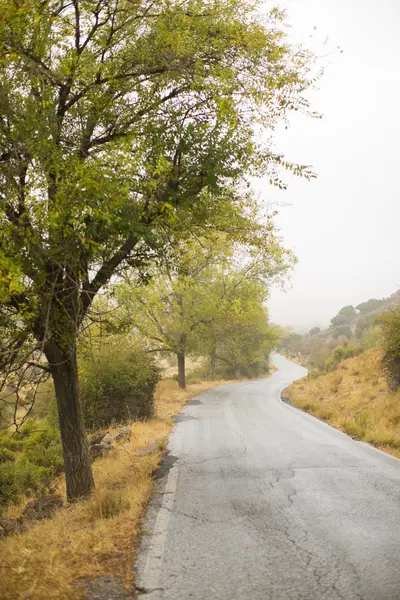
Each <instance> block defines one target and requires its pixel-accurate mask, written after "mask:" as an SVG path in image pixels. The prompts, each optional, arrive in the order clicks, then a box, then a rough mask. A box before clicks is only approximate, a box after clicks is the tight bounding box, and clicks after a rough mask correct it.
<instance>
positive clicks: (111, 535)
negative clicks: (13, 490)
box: [0, 380, 230, 600]
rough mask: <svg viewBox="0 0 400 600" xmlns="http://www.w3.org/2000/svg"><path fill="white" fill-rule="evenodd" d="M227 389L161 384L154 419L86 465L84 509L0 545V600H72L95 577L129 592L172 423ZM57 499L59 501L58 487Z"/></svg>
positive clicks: (74, 508) (79, 506)
mask: <svg viewBox="0 0 400 600" xmlns="http://www.w3.org/2000/svg"><path fill="white" fill-rule="evenodd" d="M227 383H230V382H227V381H223V382H222V381H219V382H217V381H215V382H200V383H194V384H189V385H188V387H187V390H185V391H182V390H180V389H179V388H178V385H177V383H176V382H175V381H171V380H164V381H162V382H161V383H160V384H159V386H158V388H157V391H156V399H155V400H156V402H155V403H156V415H155V418H154V419H152V420H150V421H146V422H137V423H133V424H132V425H131V427H132V437H131V440H130V441H129V442H124V443H121V444H119V445H118V446H116V447H115V448H114V449H113V450H112V452H111V453H110V454H109V456H107V457H106V458H102V459H99V460H97V461H95V462H94V463H93V470H94V476H95V481H96V491H95V492H94V493H93V495H92V496H91V497H90V498H89V499H88V500H87V501H83V502H79V503H76V504H73V505H66V506H65V508H62V509H61V510H59V511H58V512H57V513H56V514H55V515H54V516H53V517H52V518H51V519H49V520H47V521H40V522H36V523H35V524H33V525H32V526H31V527H30V528H29V529H28V530H27V531H26V532H24V533H22V534H19V535H15V536H12V537H8V538H5V539H3V540H0V598H1V599H2V600H28V599H29V600H49V599H51V600H72V599H73V600H77V599H78V598H81V597H84V595H85V593H84V588H83V586H80V585H79V582H82V581H84V579H85V578H87V577H90V578H91V577H96V576H100V575H101V576H104V575H106V576H108V577H110V578H111V579H115V580H116V581H118V582H119V583H120V584H122V585H124V586H126V588H127V589H132V586H133V580H134V572H133V563H134V555H135V549H136V547H137V544H138V538H139V534H140V525H141V517H142V515H143V511H144V508H145V506H146V503H147V501H148V500H149V498H150V495H151V491H152V487H153V479H152V473H153V471H154V469H155V468H156V467H157V466H158V464H159V462H160V459H161V457H162V455H163V453H164V451H165V448H166V440H167V438H168V435H169V433H170V431H171V429H172V426H173V420H172V417H173V415H175V414H176V413H177V412H179V410H180V409H181V408H182V406H183V405H184V403H185V402H186V401H187V400H188V399H190V398H193V397H194V396H197V395H198V394H199V393H200V392H203V391H206V390H208V389H211V388H213V387H216V386H218V385H226V384H227ZM57 491H58V492H59V493H61V494H63V495H65V489H64V483H63V480H62V479H60V480H59V482H58V490H57ZM15 510H18V509H14V511H15Z"/></svg>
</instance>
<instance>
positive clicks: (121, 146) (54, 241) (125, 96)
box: [0, 0, 311, 500]
mask: <svg viewBox="0 0 400 600" xmlns="http://www.w3.org/2000/svg"><path fill="white" fill-rule="evenodd" d="M255 9H256V6H255V5H253V4H252V3H249V2H247V1H245V0H229V1H228V0H215V1H212V2H205V1H204V0H188V1H184V2H177V3H174V2H170V1H166V0H165V1H164V0H156V1H154V0H143V1H132V0H26V1H24V2H17V1H15V2H10V1H9V0H0V19H1V31H0V81H1V85H0V181H1V195H0V223H1V238H0V302H1V308H0V325H1V327H2V337H3V339H4V343H3V344H2V345H1V348H2V352H1V370H2V372H3V373H4V374H5V375H8V374H9V372H10V369H12V370H13V371H14V372H18V370H19V369H21V368H22V365H24V364H25V363H26V361H28V362H30V363H31V368H32V369H42V368H43V369H45V370H47V372H49V373H50V374H51V376H52V377H53V380H54V384H55V390H56V397H57V404H58V413H59V421H60V429H61V436H62V442H63V448H64V462H65V472H66V481H67V495H68V498H69V499H71V500H72V499H76V498H79V497H82V496H86V495H88V494H89V493H90V491H91V490H92V488H93V485H94V484H93V476H92V471H91V466H90V461H89V456H88V450H87V442H86V435H85V431H84V427H83V422H82V414H81V407H80V400H79V382H78V374H77V366H76V339H77V335H78V333H79V329H80V326H81V324H82V321H83V319H84V318H85V315H86V314H87V312H88V310H89V308H90V306H91V304H92V302H93V299H94V298H95V296H96V294H97V292H98V291H99V290H100V289H101V288H102V287H103V286H104V285H106V284H108V283H109V282H110V279H111V278H112V277H113V275H115V274H116V273H118V272H119V270H120V269H121V268H123V267H124V266H125V265H130V266H134V267H136V268H140V267H141V266H142V265H143V264H144V263H145V262H146V260H147V259H148V257H149V255H151V253H152V249H153V248H154V247H157V245H158V244H159V243H160V237H159V233H158V232H159V231H160V228H162V227H164V226H168V224H171V223H173V224H174V227H176V228H179V227H186V228H190V227H194V226H195V225H199V224H203V225H205V226H206V225H207V224H210V223H211V222H212V220H213V215H214V214H215V212H216V209H217V208H218V202H220V203H221V205H224V203H225V207H226V208H227V210H228V212H229V202H228V203H227V200H226V199H227V197H228V198H229V194H228V196H227V195H226V194H224V190H226V189H227V187H229V188H230V189H233V188H232V186H234V185H235V182H237V181H238V180H239V179H240V177H242V175H243V173H258V174H267V176H268V178H269V179H270V180H271V181H272V182H277V183H279V181H278V180H277V175H276V173H275V171H274V166H275V165H283V166H284V167H287V168H290V169H293V170H294V171H295V172H296V173H304V174H306V175H310V173H309V172H308V171H307V169H304V168H302V167H300V166H296V165H290V164H288V163H286V162H285V161H284V159H283V157H281V156H279V155H276V154H274V153H273V152H271V149H270V147H269V144H268V139H269V135H270V133H271V132H272V130H273V128H274V126H275V125H276V123H277V122H278V121H279V120H280V119H281V118H283V117H285V115H286V114H287V113H288V111H290V110H292V109H295V110H297V109H304V110H307V109H308V107H307V102H306V101H305V100H304V98H303V96H302V94H303V91H304V89H305V88H306V87H307V86H308V85H309V84H310V80H309V78H310V64H311V57H310V55H309V54H307V52H305V51H304V50H303V49H301V48H293V47H291V46H290V45H289V44H288V43H287V40H286V39H285V34H284V33H283V29H282V27H281V22H282V18H283V15H282V14H281V13H280V12H279V11H277V10H275V9H274V10H273V11H271V12H270V13H269V15H267V16H266V17H265V18H262V17H261V16H260V14H259V13H257V11H256V10H255ZM255 131H257V132H258V135H257V136H255ZM217 212H218V211H217ZM42 354H43V355H44V356H45V358H46V360H47V364H44V363H43V362H42V360H41V359H40V355H42ZM35 364H36V365H37V366H36V367H34V366H32V365H35ZM5 379H6V377H5ZM16 414H17V411H16Z"/></svg>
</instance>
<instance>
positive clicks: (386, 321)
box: [377, 305, 400, 391]
mask: <svg viewBox="0 0 400 600" xmlns="http://www.w3.org/2000/svg"><path fill="white" fill-rule="evenodd" d="M377 322H378V323H379V324H380V325H381V327H382V332H383V348H384V355H383V359H382V367H383V369H384V371H385V375H386V379H387V382H388V385H389V387H390V389H391V390H393V391H395V390H397V389H398V388H399V386H400V305H398V306H396V307H395V308H393V309H391V310H389V311H387V312H386V313H385V314H383V315H381V316H380V317H379V318H378V319H377Z"/></svg>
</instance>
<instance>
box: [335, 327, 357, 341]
mask: <svg viewBox="0 0 400 600" xmlns="http://www.w3.org/2000/svg"><path fill="white" fill-rule="evenodd" d="M352 333H353V331H352V329H351V327H350V326H349V325H336V326H335V327H333V329H332V337H333V338H334V339H337V338H339V337H342V336H343V337H346V338H349V339H350V338H351V336H352Z"/></svg>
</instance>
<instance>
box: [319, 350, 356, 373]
mask: <svg viewBox="0 0 400 600" xmlns="http://www.w3.org/2000/svg"><path fill="white" fill-rule="evenodd" d="M362 352H364V348H363V347H362V346H355V345H353V344H349V345H348V346H338V347H337V348H335V349H334V351H333V352H332V354H331V356H330V357H329V358H328V360H327V361H326V363H325V370H326V371H333V370H334V369H336V368H337V367H338V366H339V363H341V362H342V360H345V359H346V358H351V357H352V356H358V355H359V354H361V353H362Z"/></svg>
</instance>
